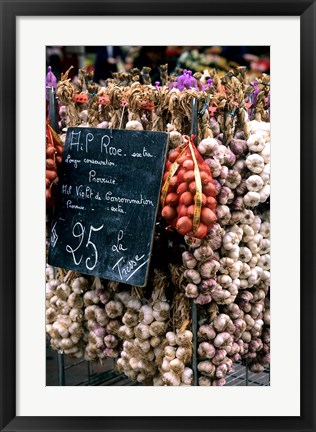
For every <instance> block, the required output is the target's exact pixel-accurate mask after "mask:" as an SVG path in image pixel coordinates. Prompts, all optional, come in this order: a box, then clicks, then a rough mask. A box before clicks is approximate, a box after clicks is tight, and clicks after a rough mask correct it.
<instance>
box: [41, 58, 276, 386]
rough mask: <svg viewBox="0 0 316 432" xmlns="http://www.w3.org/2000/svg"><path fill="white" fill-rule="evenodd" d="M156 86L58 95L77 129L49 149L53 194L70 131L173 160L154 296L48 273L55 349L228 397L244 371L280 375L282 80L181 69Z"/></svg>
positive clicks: (147, 290) (66, 119) (87, 86)
mask: <svg viewBox="0 0 316 432" xmlns="http://www.w3.org/2000/svg"><path fill="white" fill-rule="evenodd" d="M149 75H150V68H143V70H142V71H140V70H138V69H133V70H131V72H130V73H124V74H123V73H117V74H114V77H113V79H109V80H108V81H107V87H99V86H98V85H96V84H95V83H93V82H92V81H91V75H90V73H87V72H86V71H85V70H81V71H80V75H79V78H78V79H77V80H76V83H72V82H71V81H70V79H68V71H67V72H66V73H65V74H64V75H63V76H62V78H61V80H60V81H59V82H58V83H57V96H58V100H59V104H60V107H59V108H60V117H61V119H60V126H61V127H63V128H64V129H61V130H60V131H59V135H60V138H59V140H60V142H59V143H58V144H56V139H55V141H54V135H53V137H52V138H48V141H47V158H48V159H47V164H48V165H47V166H48V167H49V168H47V169H48V170H49V173H50V174H49V176H50V177H52V179H50V178H49V181H55V179H56V178H58V161H59V159H58V158H59V157H60V156H61V149H60V144H61V141H64V139H65V128H67V127H68V126H72V127H73V126H76V127H86V126H88V127H98V128H107V129H111V128H114V129H115V128H117V129H129V130H133V129H134V130H151V131H166V132H168V133H169V152H168V156H167V160H166V165H165V174H164V177H163V180H162V184H161V197H160V204H161V207H160V209H159V214H158V217H157V223H156V230H155V236H154V246H153V251H152V259H151V264H150V273H149V279H148V283H147V285H146V286H145V287H143V288H140V287H136V286H132V287H131V286H128V285H124V284H119V283H117V282H114V281H108V280H105V279H100V278H98V277H93V276H87V275H82V274H80V273H76V272H72V271H68V270H67V269H53V268H51V267H50V266H48V265H47V269H46V321H47V325H46V331H47V334H48V336H49V338H50V343H51V346H52V348H53V349H56V350H58V351H60V352H62V353H64V354H66V355H71V356H74V357H76V358H84V359H86V360H87V361H96V360H97V361H102V360H103V359H106V358H114V359H115V364H116V366H115V367H116V368H117V370H118V371H120V372H122V373H124V374H125V375H126V376H127V377H129V378H130V379H131V380H132V381H135V382H138V383H142V384H144V385H155V386H164V385H167V386H180V385H181V386H183V385H184V386H190V385H194V379H195V382H197V383H198V385H200V386H223V385H225V383H226V380H225V377H226V376H227V374H229V373H230V372H232V371H233V368H234V363H235V362H237V361H239V362H243V363H244V364H247V366H248V367H249V368H250V370H251V371H252V372H262V371H263V370H264V368H265V366H267V365H269V363H270V300H269V298H270V297H269V288H270V210H269V208H270V201H269V197H270V78H269V76H268V75H265V74H262V76H260V77H257V78H256V81H255V82H251V81H250V79H249V77H248V75H247V72H246V68H244V67H238V68H237V69H236V70H233V71H229V72H228V73H227V74H226V75H222V76H219V75H218V74H217V72H216V71H215V70H210V71H208V70H205V71H203V72H199V73H196V74H194V75H193V74H192V73H191V72H190V71H187V70H183V71H182V70H177V73H175V74H168V67H167V65H163V67H161V81H160V82H156V83H155V85H151V84H150V79H148V76H149ZM193 100H195V102H196V106H197V111H198V122H197V128H196V132H195V133H194V135H192V128H191V124H192V119H193V116H194V113H193V108H192V107H193V103H192V101H193ZM52 141H54V142H52ZM53 148H55V151H53ZM51 154H52V155H53V156H54V157H55V160H56V162H57V163H55V164H53V163H52V162H51V161H50V159H51V156H50V155H51ZM51 173H54V174H51ZM53 177H54V178H53ZM46 182H47V184H48V181H47V180H46ZM49 187H50V183H49V184H48V188H49ZM49 191H50V189H49ZM51 191H52V192H53V191H54V190H53V189H51ZM53 200H54V196H53V194H52V193H51V192H50V193H49V194H47V205H48V206H50V205H52V203H53V202H54V201H53ZM193 304H194V310H196V316H193V312H192V311H193V307H192V306H193ZM193 319H195V320H196V324H197V331H196V334H194V331H193V327H192V321H193ZM195 350H196V356H197V364H196V368H195V367H194V364H193V354H194V351H195ZM195 375H196V376H195Z"/></svg>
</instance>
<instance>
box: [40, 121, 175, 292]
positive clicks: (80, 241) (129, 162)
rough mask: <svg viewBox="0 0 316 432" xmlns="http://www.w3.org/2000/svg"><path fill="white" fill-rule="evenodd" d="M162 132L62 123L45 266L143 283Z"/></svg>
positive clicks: (161, 160)
mask: <svg viewBox="0 0 316 432" xmlns="http://www.w3.org/2000/svg"><path fill="white" fill-rule="evenodd" d="M167 141H168V134H167V133H165V132H148V131H131V130H114V129H113V130H109V129H96V128H68V130H67V136H66V142H65V148H64V153H63V163H62V173H61V176H60V196H59V197H58V199H57V204H56V206H55V214H54V220H53V223H52V231H51V241H50V247H49V256H48V262H49V264H51V265H53V266H56V267H62V268H65V269H70V270H76V271H78V272H81V273H84V274H89V275H95V276H99V277H102V278H105V279H110V280H115V281H120V282H123V283H126V284H131V285H137V286H144V285H146V280H147V273H148V267H149V260H150V254H151V248H152V241H153V235H154V229H155V221H156V214H157V208H158V205H159V196H160V187H161V181H162V175H163V170H164V163H165V158H166V152H167Z"/></svg>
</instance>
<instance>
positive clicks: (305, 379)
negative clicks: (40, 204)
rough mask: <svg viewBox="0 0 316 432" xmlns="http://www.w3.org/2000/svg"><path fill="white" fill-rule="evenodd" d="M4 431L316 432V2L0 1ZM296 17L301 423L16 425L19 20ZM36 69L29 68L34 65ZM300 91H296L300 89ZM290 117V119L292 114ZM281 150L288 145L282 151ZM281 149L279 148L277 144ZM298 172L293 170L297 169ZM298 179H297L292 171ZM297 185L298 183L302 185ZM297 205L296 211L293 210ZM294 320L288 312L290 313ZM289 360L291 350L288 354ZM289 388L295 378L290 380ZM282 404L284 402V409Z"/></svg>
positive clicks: (61, 420) (143, 420)
mask: <svg viewBox="0 0 316 432" xmlns="http://www.w3.org/2000/svg"><path fill="white" fill-rule="evenodd" d="M0 4H1V9H0V14H1V26H0V28H1V53H0V55H1V58H0V65H1V66H0V67H1V75H0V79H1V83H0V85H1V87H0V91H1V95H0V98H1V117H0V118H1V123H0V133H1V138H2V139H1V144H0V164H1V165H0V176H1V184H0V186H1V210H0V263H1V264H0V265H1V269H0V281H1V286H0V320H1V321H0V322H1V333H0V336H1V340H0V374H1V375H0V396H1V403H0V427H1V431H6V432H8V431H42V432H44V431H50V432H53V431H90V432H91V431H108V432H110V431H116V432H119V431H130V430H138V431H156V432H158V431H166V432H167V431H180V430H192V431H210V430H211V431H213V432H215V431H224V430H225V431H235V432H238V431H240V432H241V431H259V430H260V431H270V432H273V431H302V432H303V431H304V432H309V431H315V430H316V421H315V413H316V410H315V406H316V400H315V399H316V393H315V382H316V381H315V364H316V356H315V346H316V344H315V338H316V329H315V323H316V320H315V316H314V315H313V313H314V312H316V308H315V298H316V294H315V292H316V291H315V267H314V264H315V261H314V249H315V222H314V217H315V209H314V207H315V198H314V194H315V155H316V152H315V119H316V117H315V110H316V103H315V102H316V92H315V76H316V65H315V58H316V56H315V50H316V5H315V1H300V0H278V1H271V0H266V1H264V2H263V1H262V0H253V1H245V0H243V1H237V0H236V1H234V0H228V1H227V0H216V1H210V0H208V1H207V0H206V1H203V0H197V1H195V2H189V1H187V0H182V1H180V0H168V1H165V0H160V1H147V2H146V1H128V0H124V1H121V0H117V1H106V0H100V1H98V0H93V1H87V0H85V1H83V0H76V1H74V0H68V1H52V0H51V1H37V0H26V1H23V0H20V1H9V0H0ZM59 15H60V16H96V15H117V16H119V15H125V16H145V15H153V16H154V15H156V16H157V15H166V16H179V15H182V16H186V15H187V16H198V15H211V16H256V15H259V16H260V15H261V16H292V15H294V16H299V17H300V26H301V30H300V38H301V39H300V47H301V82H300V86H301V87H300V89H301V117H300V126H301V143H300V145H301V148H300V155H301V161H300V169H301V171H300V172H301V174H300V182H301V183H300V194H301V195H300V196H301V198H300V220H301V227H300V234H301V243H300V246H301V260H300V263H293V265H300V273H301V278H300V288H299V287H297V288H298V292H300V296H301V300H300V301H301V323H300V325H301V346H300V347H298V346H297V345H295V343H293V346H294V348H295V349H300V350H301V363H300V367H301V415H300V416H299V417H266V416H264V407H262V414H263V416H262V417H85V416H82V417H53V416H52V417H41V416H40V413H38V414H39V415H38V416H37V417H18V416H17V415H16V348H15V340H16V313H15V305H16V293H15V289H14V288H15V286H16V246H15V245H16V240H17V236H16V202H15V195H16V166H15V163H16V147H15V137H16V135H15V134H16V124H15V109H16V105H15V100H16V90H15V86H16V81H15V80H16V75H15V71H16V17H18V16H59ZM30 61H31V60H30ZM295 85H299V84H298V83H297V84H295ZM289 116H290V113H289ZM283 144H284V143H283ZM280 145H282V143H280ZM293 170H294V167H293ZM293 178H295V172H294V171H293ZM297 181H298V179H297ZM295 205H298V203H296V204H295ZM289 320H290V312H289ZM287 355H290V349H288V351H287V352H286V353H285V361H286V356H287ZM288 379H289V380H290V379H291V377H290V376H289V377H288ZM280 403H282V401H280Z"/></svg>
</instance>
